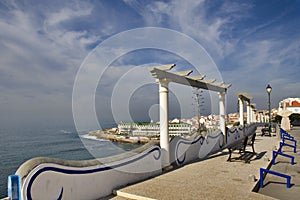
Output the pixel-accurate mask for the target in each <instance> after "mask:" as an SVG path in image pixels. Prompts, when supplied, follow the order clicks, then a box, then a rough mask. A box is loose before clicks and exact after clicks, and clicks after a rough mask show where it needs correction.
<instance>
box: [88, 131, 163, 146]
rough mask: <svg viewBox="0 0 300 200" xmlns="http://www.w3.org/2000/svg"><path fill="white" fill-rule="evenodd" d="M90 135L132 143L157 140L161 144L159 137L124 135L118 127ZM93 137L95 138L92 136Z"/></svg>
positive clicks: (99, 138) (89, 134)
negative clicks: (119, 132) (119, 131)
mask: <svg viewBox="0 0 300 200" xmlns="http://www.w3.org/2000/svg"><path fill="white" fill-rule="evenodd" d="M87 136H88V137H95V139H97V140H109V141H112V142H120V143H130V144H146V143H148V142H152V141H154V142H156V143H158V144H159V138H149V137H146V136H124V135H119V134H118V131H117V128H110V129H105V130H97V131H92V132H89V133H88V134H87ZM90 139H93V138H90Z"/></svg>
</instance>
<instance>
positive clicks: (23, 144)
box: [0, 127, 139, 198]
mask: <svg viewBox="0 0 300 200" xmlns="http://www.w3.org/2000/svg"><path fill="white" fill-rule="evenodd" d="M86 133H87V132H80V133H78V132H77V131H76V130H75V128H74V127H51V128H49V127H48V128H33V127H29V128H28V127H27V128H26V127H22V128H16V127H8V128H4V127H1V128H0V198H3V197H6V196H7V178H8V176H9V175H11V174H14V173H15V172H16V170H17V169H18V167H19V166H20V165H21V164H22V163H24V162H25V161H27V160H29V159H31V158H34V157H52V158H61V159H68V160H86V159H94V158H95V157H97V158H101V157H107V156H111V155H116V154H119V153H122V152H124V151H130V150H132V149H134V148H136V147H138V146H139V145H132V144H120V143H112V142H110V141H105V140H97V139H95V138H90V137H85V136H84V135H85V134H86ZM90 150H92V151H90ZM93 150H97V151H93ZM90 152H93V155H91V153H90ZM94 152H96V154H95V153H94Z"/></svg>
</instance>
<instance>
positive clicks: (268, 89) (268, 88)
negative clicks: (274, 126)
mask: <svg viewBox="0 0 300 200" xmlns="http://www.w3.org/2000/svg"><path fill="white" fill-rule="evenodd" d="M266 90H267V93H268V97H269V98H268V105H269V133H270V135H271V101H270V94H271V91H272V87H271V86H270V84H268V86H267V87H266Z"/></svg>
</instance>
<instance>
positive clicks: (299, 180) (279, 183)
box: [259, 127, 300, 200]
mask: <svg viewBox="0 0 300 200" xmlns="http://www.w3.org/2000/svg"><path fill="white" fill-rule="evenodd" d="M289 133H290V134H291V135H292V136H294V137H295V139H296V140H297V142H300V127H294V128H293V129H292V130H291V131H289ZM290 144H293V143H290ZM298 148H299V145H298ZM282 151H283V153H285V154H289V155H291V156H295V164H294V165H291V159H290V158H286V157H282V156H280V155H279V156H277V158H276V162H275V165H272V166H271V168H270V170H272V171H277V172H280V173H283V174H287V175H290V176H291V177H292V178H291V188H287V187H286V179H284V178H281V177H278V176H274V175H271V174H267V175H266V177H265V180H264V187H263V188H261V189H260V190H259V193H261V194H264V195H268V196H271V197H274V198H277V199H288V200H293V199H295V200H296V199H297V200H298V199H300V151H299V149H297V153H294V150H293V148H290V147H287V146H284V147H283V148H282Z"/></svg>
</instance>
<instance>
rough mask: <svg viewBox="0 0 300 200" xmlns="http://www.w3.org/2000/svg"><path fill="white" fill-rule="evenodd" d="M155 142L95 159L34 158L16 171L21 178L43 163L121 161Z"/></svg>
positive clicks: (75, 164)
mask: <svg viewBox="0 0 300 200" xmlns="http://www.w3.org/2000/svg"><path fill="white" fill-rule="evenodd" d="M155 145H156V143H155V142H149V143H147V144H145V145H143V146H141V147H139V148H136V149H133V150H132V151H128V152H125V153H122V154H118V155H115V156H110V157H105V158H99V159H93V160H63V159H57V158H48V157H37V158H32V159H30V160H28V161H26V162H25V163H23V164H22V165H21V166H20V167H19V168H18V170H17V171H16V174H18V175H19V176H20V178H21V179H23V178H24V177H26V176H27V175H28V173H29V172H30V171H31V170H33V169H34V168H35V167H37V166H38V165H40V164H43V163H52V164H59V165H62V166H68V167H90V166H95V165H99V164H106V163H111V162H114V161H119V160H122V159H125V158H129V157H131V156H134V155H137V154H139V153H142V152H143V151H145V150H147V149H149V148H150V147H152V146H155Z"/></svg>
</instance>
